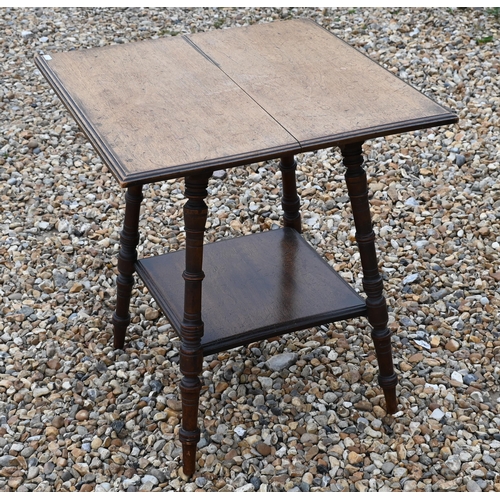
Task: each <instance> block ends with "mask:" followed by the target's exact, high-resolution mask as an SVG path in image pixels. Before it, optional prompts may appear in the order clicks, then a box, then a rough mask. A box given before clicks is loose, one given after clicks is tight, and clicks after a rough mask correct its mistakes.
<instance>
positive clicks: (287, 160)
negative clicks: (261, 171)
mask: <svg viewBox="0 0 500 500" xmlns="http://www.w3.org/2000/svg"><path fill="white" fill-rule="evenodd" d="M279 168H280V170H281V173H282V178H283V183H282V184H283V196H282V198H281V206H282V207H283V211H284V216H283V224H284V226H285V227H291V228H293V229H295V230H296V231H297V232H299V233H301V232H302V224H301V217H300V212H299V210H300V198H299V196H298V195H297V182H296V179H295V170H296V169H297V162H296V161H295V158H294V157H293V155H288V156H283V157H282V158H281V161H280V165H279Z"/></svg>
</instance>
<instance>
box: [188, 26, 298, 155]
mask: <svg viewBox="0 0 500 500" xmlns="http://www.w3.org/2000/svg"><path fill="white" fill-rule="evenodd" d="M182 38H183V39H184V40H185V41H186V42H187V43H188V44H189V45H191V47H193V49H195V50H196V51H197V52H199V53H200V54H201V55H202V56H203V57H205V58H206V59H207V60H208V61H210V62H211V63H212V64H213V65H214V66H216V67H217V68H218V69H219V70H220V71H221V72H222V73H224V74H225V75H226V77H227V78H229V79H230V80H231V81H232V82H233V83H234V84H235V85H236V86H237V87H238V88H239V89H240V90H241V91H242V92H244V93H245V95H246V96H248V97H249V98H250V99H252V101H253V102H254V103H255V104H257V106H259V108H261V109H262V110H263V111H264V112H265V113H266V114H268V115H269V116H270V117H271V118H272V119H273V120H274V121H275V122H276V123H277V124H278V125H279V126H280V127H281V128H282V129H283V130H284V131H285V132H286V133H287V134H289V135H290V137H292V138H293V139H294V140H295V141H297V144H298V145H299V147H300V148H301V149H302V144H301V143H300V141H299V140H298V139H297V138H296V137H295V136H294V135H293V134H292V133H291V132H290V131H289V130H288V129H287V128H285V127H284V126H283V124H281V123H280V122H279V121H278V120H277V119H276V118H275V117H274V116H273V115H272V114H271V113H270V112H269V111H268V110H267V109H266V108H264V106H262V104H260V103H259V102H258V101H256V100H255V98H254V97H252V96H251V95H250V94H249V93H248V92H247V91H246V90H245V89H244V88H243V87H242V86H241V85H240V84H239V83H238V82H237V81H235V80H234V79H233V78H231V76H229V75H228V74H227V73H226V72H225V71H224V70H223V69H222V68H221V66H220V64H219V63H218V62H217V61H215V60H214V59H212V58H211V57H210V56H209V55H208V54H207V53H206V52H205V51H204V50H203V49H202V48H201V47H199V46H198V45H196V43H195V42H193V40H191V39H190V38H189V35H184V36H183V37H182Z"/></svg>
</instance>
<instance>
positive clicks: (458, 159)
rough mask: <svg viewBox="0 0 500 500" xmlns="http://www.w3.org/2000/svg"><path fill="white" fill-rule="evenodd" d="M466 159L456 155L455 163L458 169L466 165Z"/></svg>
mask: <svg viewBox="0 0 500 500" xmlns="http://www.w3.org/2000/svg"><path fill="white" fill-rule="evenodd" d="M465 162H466V159H465V156H464V155H456V156H455V163H456V164H457V166H458V167H462V166H463V165H465Z"/></svg>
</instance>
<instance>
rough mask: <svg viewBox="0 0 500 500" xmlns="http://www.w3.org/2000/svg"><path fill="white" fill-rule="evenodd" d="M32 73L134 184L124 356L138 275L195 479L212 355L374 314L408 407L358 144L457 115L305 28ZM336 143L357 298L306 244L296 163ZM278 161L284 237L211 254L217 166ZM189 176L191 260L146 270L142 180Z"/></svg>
mask: <svg viewBox="0 0 500 500" xmlns="http://www.w3.org/2000/svg"><path fill="white" fill-rule="evenodd" d="M36 64H37V66H38V68H39V69H40V70H41V72H42V73H43V75H44V76H45V78H46V79H47V80H48V82H49V83H50V85H51V86H52V88H53V89H54V91H55V92H56V94H57V95H58V96H59V97H60V99H61V100H62V102H63V103H64V104H65V106H66V107H67V108H68V110H69V112H70V113H71V114H72V116H73V117H74V119H75V120H76V121H77V123H78V124H79V126H80V127H81V129H82V131H83V132H84V133H85V135H86V136H87V137H88V139H89V141H90V142H91V143H92V145H93V147H94V148H95V149H96V151H97V152H98V154H99V155H100V156H101V158H102V159H103V161H104V162H105V164H106V165H107V166H108V167H109V169H110V170H111V172H112V173H113V174H114V176H115V177H116V179H117V181H118V182H119V183H120V186H121V187H122V188H126V189H127V192H126V195H125V199H126V208H125V220H124V226H123V230H122V232H121V239H120V243H121V247H120V252H119V257H118V271H119V274H118V277H117V280H116V286H117V303H116V310H115V313H114V315H113V325H114V346H115V347H116V348H123V346H124V341H125V335H126V330H127V327H128V325H129V323H130V314H129V304H130V296H131V292H132V288H133V285H134V277H133V276H134V272H137V274H138V275H139V276H140V278H141V279H142V281H143V282H144V284H145V285H146V286H147V288H148V289H149V291H150V293H151V295H152V297H153V298H154V299H155V300H156V302H157V304H158V305H159V307H160V308H161V309H162V311H163V312H164V314H165V315H166V316H167V317H168V319H169V321H170V322H171V324H172V326H173V328H174V329H175V330H176V331H177V333H178V334H179V335H180V338H181V350H180V370H181V372H182V374H183V378H182V381H181V384H180V390H181V397H182V427H181V430H180V439H181V442H182V445H183V465H184V472H185V474H187V475H192V474H193V472H194V470H195V466H196V446H197V442H198V441H199V437H200V430H199V428H198V404H199V395H200V390H201V382H200V379H199V375H200V373H201V371H202V362H203V356H204V355H208V354H211V353H216V352H219V351H221V350H225V349H230V348H234V347H237V346H241V345H245V344H248V343H251V342H256V341H260V340H263V339H266V338H270V337H275V336H276V335H280V334H284V333H290V332H293V331H296V330H300V329H306V328H309V327H313V326H317V325H321V324H324V323H331V322H334V321H338V320H342V319H349V318H354V317H358V316H367V317H368V321H369V322H370V324H371V325H372V327H373V329H372V338H373V342H374V345H375V350H376V354H377V359H378V363H379V369H380V375H379V377H378V380H379V383H380V386H381V387H382V389H383V391H384V395H385V400H386V407H387V411H388V412H389V413H394V412H395V411H396V408H397V398H396V384H397V376H396V374H395V373H394V368H393V362H392V353H391V344H390V337H391V333H390V331H389V329H388V327H387V323H388V314H387V306H386V302H385V298H384V295H383V284H382V277H381V276H380V274H379V271H378V262H377V256H376V250H375V235H374V232H373V229H372V222H371V217H370V209H369V201H368V188H367V180H366V174H365V171H364V169H363V157H362V145H363V143H364V142H365V141H366V140H367V139H371V138H375V137H380V136H386V135H391V134H398V133H402V132H406V131H411V130H416V129H422V128H426V127H436V126H441V125H446V124H451V123H455V122H457V116H456V115H455V114H454V113H452V112H450V111H449V110H447V109H445V108H443V107H442V106H440V105H438V104H436V103H435V102H434V101H432V100H431V99H429V98H428V97H426V96H424V95H423V94H421V93H420V92H418V91H417V90H415V89H413V88H412V87H411V86H409V85H408V84H406V83H404V82H403V81H401V80H400V79H398V78H397V77H396V76H394V75H393V74H391V73H390V72H389V71H387V70H386V69H384V68H382V67H381V66H379V65H378V64H376V63H375V62H373V61H371V60H370V59H369V58H368V57H366V56H365V55H363V54H362V53H360V52H358V51H357V50H355V49H354V48H352V47H350V46H349V45H347V44H346V43H345V42H343V41H342V40H340V39H339V38H337V37H336V36H334V35H332V34H331V33H329V32H328V31H327V30H325V29H323V28H322V27H320V26H319V25H317V24H316V23H314V22H312V21H310V20H306V19H295V20H290V21H280V22H273V23H269V24H256V25H252V26H249V27H241V28H233V29H227V30H215V31H210V32H206V33H197V34H192V35H186V36H179V37H169V38H161V39H156V40H147V41H141V42H134V43H127V44H123V45H113V46H106V47H101V48H96V49H89V50H79V51H72V52H67V53H58V54H50V55H49V54H45V55H42V56H38V57H37V58H36ZM329 147H339V148H340V150H341V153H342V157H343V163H344V166H345V168H346V173H345V179H346V184H347V191H348V194H349V197H350V200H351V204H352V212H353V217H354V223H355V227H356V241H357V244H358V246H359V253H360V256H361V264H362V269H363V280H362V281H363V290H364V294H365V295H366V299H365V298H363V297H361V296H360V295H358V294H357V293H356V292H355V291H354V290H353V289H352V288H351V287H350V286H349V285H348V284H346V283H345V282H344V281H343V280H342V278H341V277H340V276H339V275H338V274H337V273H336V272H335V271H334V270H333V269H332V268H331V266H329V265H328V264H327V263H326V262H324V261H323V259H322V258H321V257H320V256H319V255H318V254H317V253H316V251H315V250H314V249H313V248H312V247H311V246H310V245H309V244H308V243H306V242H305V240H304V239H303V237H302V236H301V234H300V233H301V217H300V211H299V209H300V200H299V196H298V194H297V189H296V183H295V169H296V161H295V159H294V156H295V155H296V154H298V153H303V152H306V151H314V150H317V149H322V148H329ZM274 158H280V169H281V171H282V208H283V212H284V216H283V226H284V227H283V228H282V229H278V230H274V231H265V232H262V233H258V234H251V235H248V236H243V237H239V238H233V239H230V240H224V241H220V242H216V243H212V244H207V245H203V237H204V229H205V223H206V220H207V205H206V204H205V198H206V197H207V185H208V181H209V178H210V176H211V175H212V173H213V171H214V170H216V169H217V170H218V169H227V168H231V167H236V166H241V165H245V164H250V163H255V162H260V161H265V160H269V159H274ZM178 177H184V178H185V195H186V198H187V202H186V204H185V205H184V222H185V231H186V248H185V250H182V251H179V252H171V253H165V254H164V255H161V256H155V257H149V258H144V259H141V260H137V251H136V247H137V244H138V242H139V230H138V225H139V216H140V206H141V201H142V199H143V195H142V186H143V185H144V184H146V183H153V182H159V181H164V180H166V179H172V178H178Z"/></svg>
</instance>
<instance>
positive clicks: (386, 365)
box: [341, 142, 398, 413]
mask: <svg viewBox="0 0 500 500" xmlns="http://www.w3.org/2000/svg"><path fill="white" fill-rule="evenodd" d="M362 145H363V143H362V142H359V143H352V144H346V145H344V146H342V147H341V151H342V155H343V157H344V158H343V162H344V165H345V167H346V168H347V171H346V174H345V179H346V183H347V189H348V191H349V198H350V200H351V205H352V213H353V216H354V222H355V225H356V241H357V243H358V247H359V254H360V256H361V265H362V267H363V288H364V291H365V293H366V295H367V299H366V307H367V309H368V320H369V322H370V324H371V325H372V327H373V331H372V338H373V343H374V344H375V351H376V353H377V360H378V364H379V369H380V375H379V377H378V380H379V383H380V386H381V387H382V389H383V391H384V395H385V401H386V405H387V411H388V412H389V413H395V412H396V410H397V404H398V401H397V397H396V385H397V382H398V378H397V375H396V374H395V373H394V366H393V362H392V352H391V332H390V331H389V329H388V327H387V322H388V319H389V318H388V313H387V304H386V302H385V298H384V295H383V282H382V277H381V276H380V273H379V271H378V262H377V254H376V250H375V233H374V232H373V227H372V221H371V216H370V205H369V202H368V185H367V181H366V173H365V171H364V169H363V156H362V155H363V151H362Z"/></svg>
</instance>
